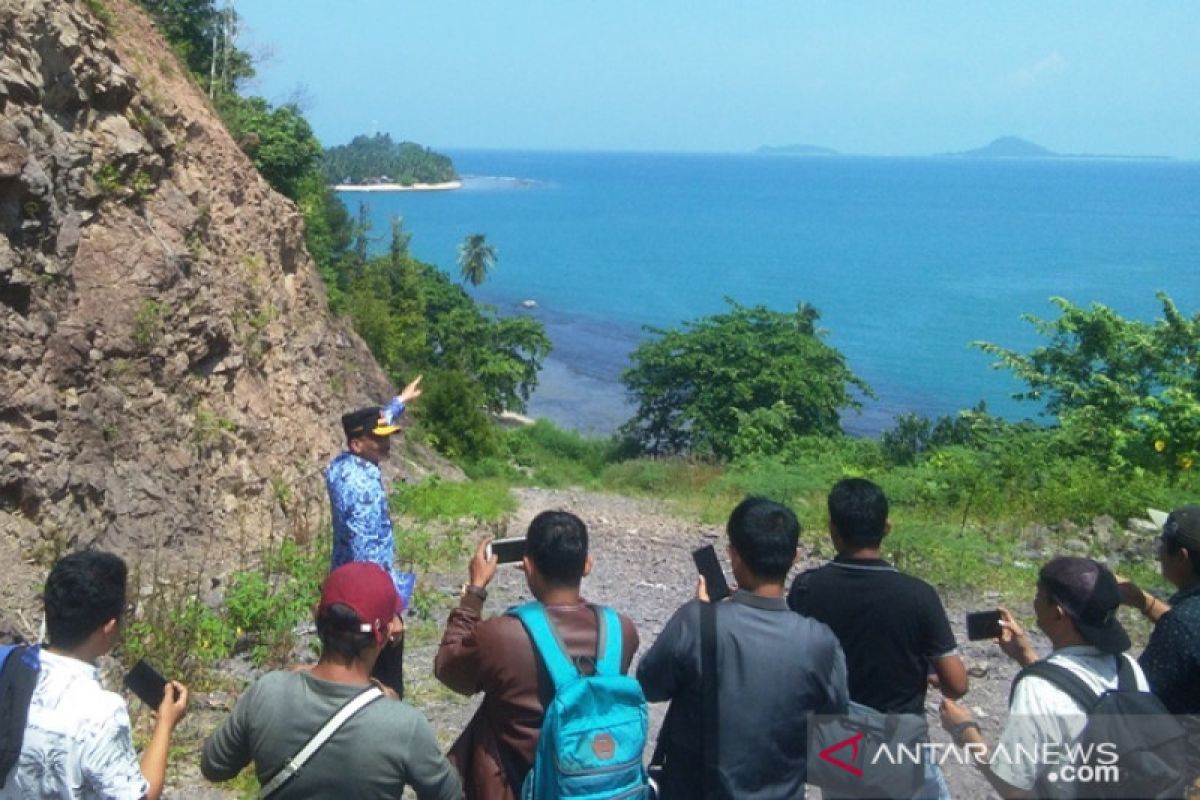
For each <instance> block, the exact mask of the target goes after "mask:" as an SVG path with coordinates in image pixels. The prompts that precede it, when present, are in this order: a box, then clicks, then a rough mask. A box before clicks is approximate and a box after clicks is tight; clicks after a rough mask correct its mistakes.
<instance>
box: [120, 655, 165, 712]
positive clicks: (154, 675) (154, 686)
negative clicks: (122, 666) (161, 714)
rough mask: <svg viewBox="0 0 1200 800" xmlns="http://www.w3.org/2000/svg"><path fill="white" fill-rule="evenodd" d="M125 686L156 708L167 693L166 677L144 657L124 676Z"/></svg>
mask: <svg viewBox="0 0 1200 800" xmlns="http://www.w3.org/2000/svg"><path fill="white" fill-rule="evenodd" d="M125 686H126V687H128V689H129V691H131V692H133V693H134V694H135V695H137V697H138V699H139V700H141V701H142V702H143V703H145V704H146V705H147V706H149V707H150V708H153V709H154V710H156V711H157V710H158V707H159V706H161V705H162V701H163V698H164V697H166V695H167V679H166V678H164V677H163V676H162V674H161V673H159V671H158V670H156V669H155V668H154V667H152V666H150V665H149V664H147V663H146V660H145V659H142V660H141V661H139V662H137V663H136V664H134V665H133V669H131V670H129V674H127V675H126V676H125Z"/></svg>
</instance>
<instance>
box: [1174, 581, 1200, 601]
mask: <svg viewBox="0 0 1200 800" xmlns="http://www.w3.org/2000/svg"><path fill="white" fill-rule="evenodd" d="M1192 597H1200V583H1197V584H1196V585H1195V586H1189V587H1188V588H1186V589H1180V590H1179V591H1178V592H1176V593H1175V594H1173V595H1171V605H1172V606H1177V605H1179V604H1180V603H1182V602H1183V601H1184V600H1188V599H1190V598H1192Z"/></svg>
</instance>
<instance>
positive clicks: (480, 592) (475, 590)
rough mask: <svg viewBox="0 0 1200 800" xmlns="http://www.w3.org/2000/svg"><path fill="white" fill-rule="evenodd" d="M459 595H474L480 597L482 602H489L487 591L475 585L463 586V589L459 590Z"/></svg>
mask: <svg viewBox="0 0 1200 800" xmlns="http://www.w3.org/2000/svg"><path fill="white" fill-rule="evenodd" d="M459 594H462V595H468V594H473V595H475V596H476V597H478V598H479V599H480V600H487V589H484V588H483V587H481V586H476V585H475V584H473V583H464V584H463V585H462V589H460V590H459Z"/></svg>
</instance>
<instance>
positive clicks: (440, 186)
mask: <svg viewBox="0 0 1200 800" xmlns="http://www.w3.org/2000/svg"><path fill="white" fill-rule="evenodd" d="M461 188H462V181H443V182H442V183H412V184H409V185H408V186H405V185H403V184H400V183H364V184H358V183H335V184H334V185H333V190H334V191H335V192H448V191H450V190H451V189H461Z"/></svg>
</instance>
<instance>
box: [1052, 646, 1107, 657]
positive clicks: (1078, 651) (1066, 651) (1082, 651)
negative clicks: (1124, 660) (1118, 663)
mask: <svg viewBox="0 0 1200 800" xmlns="http://www.w3.org/2000/svg"><path fill="white" fill-rule="evenodd" d="M1050 655H1052V656H1103V655H1110V656H1111V655H1112V653H1107V654H1106V653H1104V652H1103V651H1101V650H1100V648H1099V647H1095V646H1094V645H1090V644H1069V645H1067V646H1066V647H1059V648H1056V649H1055V650H1054V652H1052V653H1051V654H1050Z"/></svg>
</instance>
